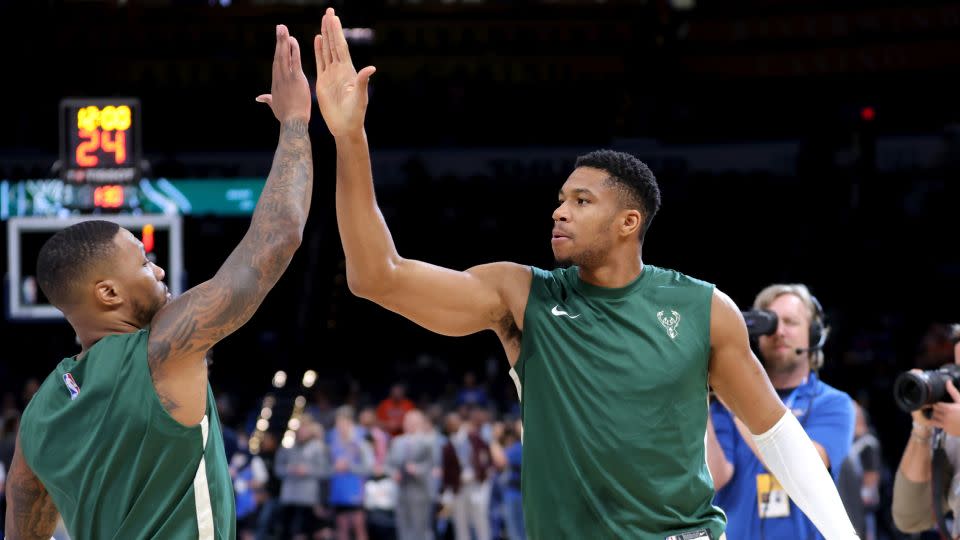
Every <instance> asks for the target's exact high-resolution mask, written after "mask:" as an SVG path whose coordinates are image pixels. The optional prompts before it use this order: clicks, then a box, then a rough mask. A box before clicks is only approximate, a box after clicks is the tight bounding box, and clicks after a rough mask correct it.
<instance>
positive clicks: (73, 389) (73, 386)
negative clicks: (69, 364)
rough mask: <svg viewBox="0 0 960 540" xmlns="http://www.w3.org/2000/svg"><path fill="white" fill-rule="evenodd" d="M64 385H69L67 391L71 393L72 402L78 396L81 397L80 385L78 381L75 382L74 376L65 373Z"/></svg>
mask: <svg viewBox="0 0 960 540" xmlns="http://www.w3.org/2000/svg"><path fill="white" fill-rule="evenodd" d="M63 384H65V385H67V390H69V391H70V401H73V400H75V399H77V396H79V395H80V385H79V384H77V381H75V380H73V375H71V374H69V373H64V374H63Z"/></svg>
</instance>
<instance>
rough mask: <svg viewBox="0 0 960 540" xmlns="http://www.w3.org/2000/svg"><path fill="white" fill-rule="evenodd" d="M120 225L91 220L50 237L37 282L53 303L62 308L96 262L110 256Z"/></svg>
mask: <svg viewBox="0 0 960 540" xmlns="http://www.w3.org/2000/svg"><path fill="white" fill-rule="evenodd" d="M119 230H120V226H119V225H117V224H116V223H113V222H110V221H101V220H91V221H82V222H80V223H77V224H76V225H71V226H70V227H67V228H66V229H63V230H62V231H59V232H57V234H55V235H53V236H51V237H50V238H49V239H48V240H47V241H46V242H45V243H44V244H43V247H42V248H40V255H39V256H38V257H37V282H38V283H39V285H40V290H41V291H43V294H45V295H46V297H47V299H49V300H50V302H51V303H52V304H53V305H55V306H57V307H60V306H63V305H64V304H65V303H67V302H69V301H70V300H71V297H72V296H73V292H74V290H75V289H74V287H75V286H76V285H77V283H79V282H80V281H81V280H82V278H83V277H85V276H86V273H87V272H88V271H89V270H90V267H91V265H92V264H93V263H94V262H97V261H99V260H102V259H103V258H104V257H106V256H108V255H109V254H110V252H111V250H112V249H113V247H114V244H113V238H114V237H115V236H116V235H117V231H119Z"/></svg>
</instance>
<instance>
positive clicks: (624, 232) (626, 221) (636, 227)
mask: <svg viewBox="0 0 960 540" xmlns="http://www.w3.org/2000/svg"><path fill="white" fill-rule="evenodd" d="M642 226H643V216H642V215H641V214H640V211H638V210H636V209H633V208H631V209H629V210H624V211H623V216H622V218H621V220H620V235H621V236H634V235H639V234H640V227H642Z"/></svg>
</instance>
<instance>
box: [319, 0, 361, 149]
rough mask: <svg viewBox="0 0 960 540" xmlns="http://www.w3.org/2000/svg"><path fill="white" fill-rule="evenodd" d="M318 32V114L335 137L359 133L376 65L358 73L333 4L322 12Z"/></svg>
mask: <svg viewBox="0 0 960 540" xmlns="http://www.w3.org/2000/svg"><path fill="white" fill-rule="evenodd" d="M320 32H321V34H320V35H318V36H316V37H315V38H314V39H313V51H314V53H315V54H316V56H317V104H318V105H320V114H322V115H323V120H324V122H326V123H327V128H328V129H329V130H330V133H331V134H333V136H334V137H342V136H348V135H357V134H360V133H362V132H363V119H364V116H365V115H366V112H367V85H368V83H369V82H370V76H371V75H373V73H374V72H375V71H376V68H375V67H373V66H367V67H365V68H363V69H362V70H360V73H357V70H356V69H355V68H354V67H353V61H352V60H351V59H350V49H349V48H348V47H347V39H346V38H345V37H344V35H343V26H341V24H340V18H339V17H337V16H336V15H335V14H334V11H333V8H327V12H326V13H325V14H324V15H323V22H322V24H321V30H320Z"/></svg>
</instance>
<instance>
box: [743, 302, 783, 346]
mask: <svg viewBox="0 0 960 540" xmlns="http://www.w3.org/2000/svg"><path fill="white" fill-rule="evenodd" d="M743 320H744V322H746V323H747V333H748V334H750V339H751V340H754V339H757V338H758V337H760V336H772V335H773V334H776V333H777V325H778V324H779V322H780V321H779V319H777V314H776V313H774V312H772V311H770V310H769V309H751V310H750V311H744V312H743Z"/></svg>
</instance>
